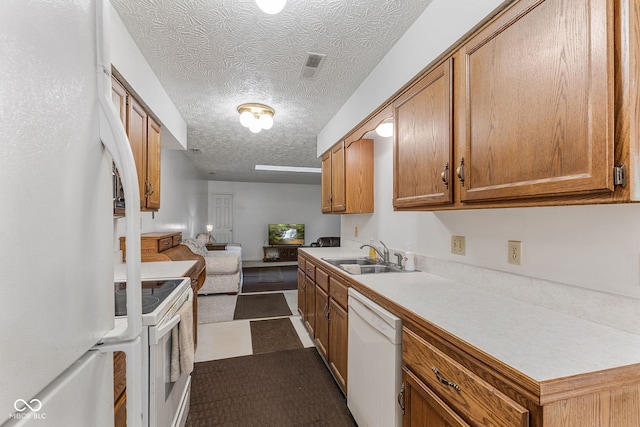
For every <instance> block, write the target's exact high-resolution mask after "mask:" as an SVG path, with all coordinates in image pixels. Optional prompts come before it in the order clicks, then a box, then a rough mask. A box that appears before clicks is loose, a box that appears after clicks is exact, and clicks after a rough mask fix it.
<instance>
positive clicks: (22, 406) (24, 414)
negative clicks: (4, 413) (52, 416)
mask: <svg viewBox="0 0 640 427" xmlns="http://www.w3.org/2000/svg"><path fill="white" fill-rule="evenodd" d="M13 407H14V408H15V410H16V411H18V412H17V413H15V414H11V415H9V417H10V418H13V419H24V418H31V419H34V420H44V419H45V418H47V414H46V413H41V412H40V410H41V409H42V402H41V401H40V400H38V399H31V400H30V401H28V402H27V401H26V400H24V399H18V400H16V401H15V402H13Z"/></svg>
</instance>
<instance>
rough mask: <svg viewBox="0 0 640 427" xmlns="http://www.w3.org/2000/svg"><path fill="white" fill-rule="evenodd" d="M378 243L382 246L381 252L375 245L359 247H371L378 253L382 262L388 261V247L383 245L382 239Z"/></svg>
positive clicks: (361, 247)
mask: <svg viewBox="0 0 640 427" xmlns="http://www.w3.org/2000/svg"><path fill="white" fill-rule="evenodd" d="M380 243H381V244H382V246H383V247H384V249H383V251H382V252H380V249H378V248H376V247H375V246H373V245H367V244H364V245H362V246H360V249H363V248H365V247H369V248H373V249H374V250H375V251H376V252H377V253H378V255H380V258H382V260H383V261H384V262H386V263H389V249H388V248H387V245H385V244H384V242H383V241H382V240H381V241H380Z"/></svg>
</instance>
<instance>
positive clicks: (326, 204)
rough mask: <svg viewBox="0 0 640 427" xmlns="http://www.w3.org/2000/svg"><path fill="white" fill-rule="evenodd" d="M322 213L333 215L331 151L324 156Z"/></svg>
mask: <svg viewBox="0 0 640 427" xmlns="http://www.w3.org/2000/svg"><path fill="white" fill-rule="evenodd" d="M321 187H322V190H321V193H322V213H331V150H329V151H327V152H326V153H324V154H323V155H322V181H321Z"/></svg>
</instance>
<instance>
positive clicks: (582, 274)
mask: <svg viewBox="0 0 640 427" xmlns="http://www.w3.org/2000/svg"><path fill="white" fill-rule="evenodd" d="M481 3H482V4H481ZM500 3H501V1H499V0H491V1H486V2H477V1H473V0H460V1H456V2H450V1H448V0H434V2H433V3H432V4H431V5H430V6H429V7H428V8H427V10H426V11H425V13H424V15H423V16H421V17H420V18H419V19H418V20H417V21H416V24H414V25H413V26H412V27H411V29H410V30H409V31H408V32H407V33H406V34H405V36H404V37H403V39H401V41H400V42H399V43H398V44H397V45H396V46H394V48H393V49H392V51H391V52H390V53H389V54H388V55H387V56H386V57H385V58H384V59H383V61H382V62H381V63H380V65H379V66H378V67H377V68H376V70H374V72H373V73H371V75H370V76H369V78H368V79H367V81H365V82H364V83H363V85H362V86H361V87H360V88H359V89H358V90H357V91H356V92H355V93H354V95H353V96H352V97H351V98H350V99H349V101H348V102H347V103H346V104H345V106H344V107H343V109H342V110H340V112H339V113H338V114H337V115H336V116H335V117H334V118H332V119H331V120H330V122H329V123H328V124H327V125H326V127H325V128H324V129H323V130H322V131H321V133H320V134H319V135H318V152H319V153H320V152H323V151H325V150H326V149H327V148H328V147H330V146H331V145H332V144H333V143H334V142H335V141H337V140H338V139H339V138H340V137H341V136H343V135H344V133H345V132H347V131H348V130H350V129H351V128H352V127H353V126H355V125H356V124H357V123H358V122H359V121H360V120H361V119H362V118H363V117H365V116H366V115H367V114H368V113H370V112H371V111H373V110H374V109H375V108H377V107H378V106H379V105H380V103H381V102H382V101H384V100H385V99H387V98H385V97H384V94H388V95H387V96H390V95H391V94H393V93H394V92H395V91H396V90H397V88H399V87H400V86H402V84H404V83H405V82H406V81H407V80H408V79H409V78H410V77H411V76H412V75H414V74H415V73H416V72H417V71H418V70H419V69H420V68H421V67H420V64H419V63H416V57H418V59H419V61H421V63H422V66H426V65H427V64H429V63H430V62H431V61H432V60H433V59H435V58H436V57H437V56H438V55H440V54H441V53H442V52H443V51H444V50H446V49H447V48H448V47H449V45H450V44H451V43H452V42H453V41H455V40H457V39H458V38H459V37H460V36H462V35H463V34H465V33H466V32H467V31H468V30H469V29H470V28H472V27H473V26H474V25H475V23H476V22H479V21H480V20H481V19H482V17H483V16H484V15H486V14H487V13H489V12H490V11H491V10H492V9H493V8H494V7H496V6H498V5H499V4H500ZM427 15H429V16H427ZM425 41H426V42H425ZM421 43H423V44H424V45H423V44H421ZM406 69H409V70H410V71H403V70H406ZM407 74H410V75H409V76H407ZM398 76H400V77H398ZM392 168H393V164H392V148H391V139H387V140H386V141H385V140H383V139H377V140H376V142H375V171H376V172H375V183H374V185H375V196H376V197H375V213H374V214H373V215H357V216H343V217H342V221H341V237H342V239H343V244H348V243H349V240H353V241H354V243H355V242H361V243H362V242H368V240H369V238H370V237H374V238H375V239H376V240H383V241H384V242H385V243H386V244H387V245H388V246H390V247H392V248H395V249H400V250H404V249H406V243H407V242H408V243H410V244H411V245H412V248H413V249H414V250H415V251H416V253H418V254H420V255H423V256H425V257H429V258H430V259H431V260H432V262H431V265H439V266H442V265H444V264H448V265H450V266H453V267H451V268H449V271H450V272H451V274H452V275H455V274H458V273H456V271H465V272H473V274H475V275H476V276H474V277H466V278H465V280H467V281H469V282H473V281H483V280H484V281H486V278H487V277H497V276H496V275H495V274H494V273H495V272H496V271H499V272H505V274H503V275H501V276H500V277H501V279H504V280H505V282H512V283H516V282H517V283H527V284H532V285H536V284H538V283H542V282H544V283H545V285H544V286H545V287H544V289H545V292H546V291H548V290H549V289H555V288H557V289H558V290H559V289H560V288H562V289H568V288H567V287H565V286H560V284H567V285H569V288H573V289H588V290H596V291H601V292H604V294H600V293H599V294H597V295H600V296H598V297H597V298H602V299H604V298H605V296H606V295H620V296H626V297H631V300H624V301H627V302H629V305H627V306H626V308H625V309H627V308H630V310H631V311H632V312H634V313H637V312H638V311H639V310H638V307H640V301H638V300H637V299H638V298H640V206H639V205H635V204H634V205H606V206H604V205H600V206H573V207H540V208H516V209H484V210H460V211H447V212H413V213H410V212H394V211H393V208H392V197H393V192H392V185H393V175H392ZM356 226H357V227H358V228H359V236H358V237H355V233H354V230H355V227H356ZM451 235H463V236H465V237H466V256H457V255H452V254H451V253H450V236H451ZM508 240H521V241H522V242H523V263H522V265H521V266H513V265H511V264H508V263H507V241H508ZM443 263H444V264H443ZM456 266H457V267H456ZM470 266H473V267H476V266H477V267H480V268H479V269H478V268H470ZM509 273H513V274H514V275H510V274H509ZM481 276H483V277H481ZM498 276H499V275H498ZM530 278H533V279H534V280H535V281H534V282H532V281H531V279H530ZM547 282H549V284H547ZM514 286H515V285H514ZM517 289H518V290H517V293H520V294H524V293H526V292H527V290H526V289H524V288H522V287H520V288H517ZM540 289H542V288H540ZM558 292H560V291H558ZM572 295H573V294H572ZM590 295H591V294H590ZM594 295H595V294H594ZM555 296H556V295H555V294H546V295H539V296H536V298H538V299H539V301H542V300H543V299H545V298H546V299H549V300H552V299H554V298H555ZM597 298H596V301H597ZM563 304H565V305H566V304H567V301H565V302H563ZM568 304H570V302H568ZM595 304H597V303H594V306H595ZM592 307H593V306H592ZM611 309H613V310H616V307H615V306H613V307H611ZM603 313H604V312H603ZM603 315H604V316H606V313H604V314H603ZM627 317H629V316H627ZM634 322H635V323H637V321H634ZM636 330H638V328H637V327H636Z"/></svg>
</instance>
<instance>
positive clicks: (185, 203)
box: [114, 149, 207, 262]
mask: <svg viewBox="0 0 640 427" xmlns="http://www.w3.org/2000/svg"><path fill="white" fill-rule="evenodd" d="M161 162H162V163H161V165H160V170H161V175H160V179H161V181H160V210H158V212H156V213H151V212H142V213H141V214H140V219H141V227H140V231H141V232H142V233H149V232H152V231H172V232H173V231H180V232H182V237H183V238H185V239H187V238H190V237H195V235H196V233H198V232H199V231H202V230H203V229H204V228H205V225H206V223H207V181H205V180H202V179H200V176H199V175H198V173H197V172H196V171H195V169H194V167H193V164H192V163H191V161H190V160H189V159H188V158H187V156H186V155H185V152H184V151H182V150H165V149H163V150H162V157H161ZM125 232H126V223H125V219H124V218H118V219H116V220H114V257H115V260H116V262H120V261H121V253H120V241H119V238H120V236H124V234H125Z"/></svg>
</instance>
